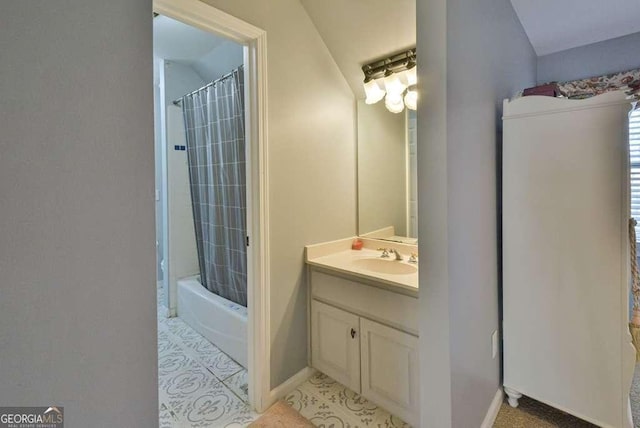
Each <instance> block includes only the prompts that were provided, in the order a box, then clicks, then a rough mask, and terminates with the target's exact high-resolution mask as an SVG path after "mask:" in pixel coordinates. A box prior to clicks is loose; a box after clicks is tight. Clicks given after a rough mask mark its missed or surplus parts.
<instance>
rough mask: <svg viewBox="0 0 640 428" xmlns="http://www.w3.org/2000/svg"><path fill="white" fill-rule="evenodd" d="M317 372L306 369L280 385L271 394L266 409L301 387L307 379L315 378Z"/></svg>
mask: <svg viewBox="0 0 640 428" xmlns="http://www.w3.org/2000/svg"><path fill="white" fill-rule="evenodd" d="M315 372H316V370H315V369H313V368H311V367H305V368H303V369H302V370H300V371H299V372H298V373H296V374H294V375H293V376H291V377H290V378H289V379H287V380H286V381H284V382H282V383H281V384H280V385H278V386H276V387H275V388H273V389H272V390H271V391H270V392H269V398H268V401H267V403H266V406H265V409H268V408H269V407H271V405H272V404H273V403H275V402H276V401H278V400H279V399H281V398H282V397H284V396H285V395H287V394H288V393H290V392H291V391H293V390H294V389H296V388H297V387H298V386H300V384H302V383H304V382H305V381H306V380H307V379H309V378H310V377H311V376H313V374H314V373H315Z"/></svg>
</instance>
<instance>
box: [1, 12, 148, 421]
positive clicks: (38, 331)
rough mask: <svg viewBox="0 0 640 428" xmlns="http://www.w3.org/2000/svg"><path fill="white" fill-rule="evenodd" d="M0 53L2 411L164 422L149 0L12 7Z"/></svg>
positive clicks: (71, 418) (3, 23)
mask: <svg viewBox="0 0 640 428" xmlns="http://www.w3.org/2000/svg"><path fill="white" fill-rule="evenodd" d="M0 50H1V51H2V61H0V75H2V79H0V93H2V97H0V153H2V154H1V155H0V200H2V208H1V211H2V214H1V217H2V220H1V221H0V236H2V239H1V240H0V290H1V291H0V294H1V297H0V349H1V351H0V379H1V381H0V403H2V404H3V405H9V404H10V405H16V406H33V405H41V406H48V405H52V404H55V405H60V406H64V408H65V416H66V421H65V422H66V424H65V425H67V426H69V427H89V426H91V427H113V426H122V427H124V426H127V427H133V426H135V427H157V426H158V400H157V394H158V389H157V355H156V310H155V305H156V301H155V274H154V273H155V272H154V264H155V263H154V241H155V239H154V202H153V189H154V170H153V158H154V156H153V107H152V106H153V104H152V103H153V92H152V57H151V2H150V1H148V0H147V1H137V2H131V1H129V0H113V1H109V2H102V1H86V0H82V1H80V0H67V1H63V2H5V3H3V5H2V13H1V14H0Z"/></svg>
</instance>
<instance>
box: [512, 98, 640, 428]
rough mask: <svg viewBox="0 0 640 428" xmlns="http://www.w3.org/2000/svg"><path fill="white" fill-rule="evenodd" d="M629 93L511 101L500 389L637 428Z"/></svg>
mask: <svg viewBox="0 0 640 428" xmlns="http://www.w3.org/2000/svg"><path fill="white" fill-rule="evenodd" d="M629 110H630V104H629V102H628V101H627V100H626V99H625V96H624V94H622V93H619V92H613V93H607V94H604V95H600V96H597V97H593V98H590V99H587V100H580V101H577V100H567V99H557V98H549V97H524V98H519V99H516V100H514V101H505V102H504V117H503V120H504V122H503V124H504V138H503V141H504V143H503V172H502V192H503V193H502V209H503V216H502V223H503V338H504V387H505V392H506V393H507V395H508V396H509V402H510V404H511V405H513V406H517V401H518V398H519V397H520V396H521V395H526V396H529V397H531V398H534V399H536V400H539V401H542V402H544V403H547V404H549V405H551V406H554V407H556V408H558V409H561V410H564V411H566V412H568V413H571V414H573V415H575V416H578V417H580V418H582V419H584V420H587V421H590V422H592V423H595V424H597V425H599V426H603V427H616V428H619V427H624V428H631V427H632V426H633V424H632V421H631V415H630V408H629V388H630V385H631V380H632V377H633V369H634V362H635V351H634V349H633V347H632V345H631V336H630V335H629V333H628V328H627V323H628V295H629V288H628V287H629V257H628V241H627V239H628V238H627V220H628V217H629V179H628V174H629V172H628V148H627V145H628V112H629Z"/></svg>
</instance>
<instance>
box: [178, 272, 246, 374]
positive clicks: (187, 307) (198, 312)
mask: <svg viewBox="0 0 640 428" xmlns="http://www.w3.org/2000/svg"><path fill="white" fill-rule="evenodd" d="M199 279H200V277H199V276H191V277H187V278H183V279H179V280H178V316H179V317H180V318H182V319H183V320H184V321H185V322H186V323H187V324H189V325H190V326H191V327H192V328H193V329H194V330H195V331H197V332H198V333H200V334H201V335H203V336H204V337H205V338H207V340H209V341H210V342H211V343H213V344H214V345H216V346H217V347H218V348H220V349H221V350H222V351H223V352H224V353H225V354H227V355H228V356H230V357H231V358H233V359H234V360H236V361H237V362H238V363H239V364H240V365H242V366H243V367H245V368H246V367H247V358H248V348H247V308H245V307H244V306H241V305H238V304H237V303H233V302H231V301H229V300H227V299H225V298H224V297H220V296H218V295H217V294H213V293H212V292H210V291H209V290H207V289H206V288H204V286H203V285H202V284H200V281H199Z"/></svg>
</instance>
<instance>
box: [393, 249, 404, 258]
mask: <svg viewBox="0 0 640 428" xmlns="http://www.w3.org/2000/svg"><path fill="white" fill-rule="evenodd" d="M391 251H392V252H393V254H395V255H396V260H398V261H402V254H400V253H399V252H398V250H396V249H395V248H392V249H391Z"/></svg>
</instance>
